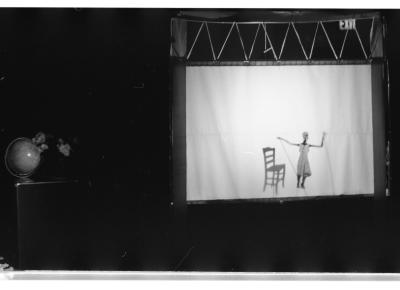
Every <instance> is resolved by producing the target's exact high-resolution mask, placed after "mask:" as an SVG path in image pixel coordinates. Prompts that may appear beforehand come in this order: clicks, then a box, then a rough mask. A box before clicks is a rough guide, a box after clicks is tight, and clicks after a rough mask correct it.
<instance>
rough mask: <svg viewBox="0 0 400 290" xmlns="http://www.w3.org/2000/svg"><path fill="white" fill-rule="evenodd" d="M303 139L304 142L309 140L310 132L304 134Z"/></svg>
mask: <svg viewBox="0 0 400 290" xmlns="http://www.w3.org/2000/svg"><path fill="white" fill-rule="evenodd" d="M303 139H304V141H307V140H308V132H303Z"/></svg>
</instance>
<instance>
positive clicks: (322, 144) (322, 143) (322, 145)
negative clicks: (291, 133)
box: [310, 132, 326, 148]
mask: <svg viewBox="0 0 400 290" xmlns="http://www.w3.org/2000/svg"><path fill="white" fill-rule="evenodd" d="M325 137H326V132H323V133H322V140H321V145H310V147H319V148H322V147H324V141H325Z"/></svg>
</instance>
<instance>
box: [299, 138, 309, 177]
mask: <svg viewBox="0 0 400 290" xmlns="http://www.w3.org/2000/svg"><path fill="white" fill-rule="evenodd" d="M299 147H300V148H299V151H300V157H299V161H298V162H297V175H300V176H311V169H310V162H309V161H308V152H309V151H310V145H309V144H306V145H304V144H300V146H299Z"/></svg>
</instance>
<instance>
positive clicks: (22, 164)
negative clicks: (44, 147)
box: [4, 138, 40, 177]
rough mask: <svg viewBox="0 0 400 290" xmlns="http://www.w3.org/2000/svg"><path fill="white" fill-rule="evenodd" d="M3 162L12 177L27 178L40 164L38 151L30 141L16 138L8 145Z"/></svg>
mask: <svg viewBox="0 0 400 290" xmlns="http://www.w3.org/2000/svg"><path fill="white" fill-rule="evenodd" d="M4 160H5V164H6V168H7V170H8V171H9V172H10V173H11V174H12V175H14V176H16V177H29V176H31V175H32V174H33V173H34V172H35V170H36V169H37V168H38V166H39V164H40V151H39V148H38V147H36V145H35V144H34V143H33V142H32V140H31V139H28V138H17V139H15V140H13V141H12V142H11V143H10V144H9V145H8V147H7V150H6V153H5V156H4Z"/></svg>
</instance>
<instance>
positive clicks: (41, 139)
mask: <svg viewBox="0 0 400 290" xmlns="http://www.w3.org/2000/svg"><path fill="white" fill-rule="evenodd" d="M32 141H33V143H34V144H35V145H40V144H43V143H45V142H46V134H44V133H43V132H39V133H37V134H36V135H35V137H33V139H32Z"/></svg>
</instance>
